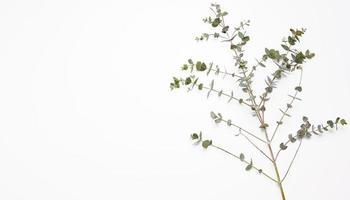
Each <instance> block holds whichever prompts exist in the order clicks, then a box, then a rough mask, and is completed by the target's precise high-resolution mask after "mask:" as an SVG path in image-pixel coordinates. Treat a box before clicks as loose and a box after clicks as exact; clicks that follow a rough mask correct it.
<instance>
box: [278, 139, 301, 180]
mask: <svg viewBox="0 0 350 200" xmlns="http://www.w3.org/2000/svg"><path fill="white" fill-rule="evenodd" d="M302 141H303V140H302V139H301V140H300V142H299V146H298V148H297V150H296V151H295V154H294V156H293V159H292V161H291V162H290V164H289V167H288V170H287V172H286V174H285V175H284V176H283V178H282V180H281V182H283V181H284V179H286V177H287V175H288V173H289V171H290V169H291V167H292V165H293V163H294V160H295V158H296V156H297V154H298V152H299V150H300V146H301V144H302Z"/></svg>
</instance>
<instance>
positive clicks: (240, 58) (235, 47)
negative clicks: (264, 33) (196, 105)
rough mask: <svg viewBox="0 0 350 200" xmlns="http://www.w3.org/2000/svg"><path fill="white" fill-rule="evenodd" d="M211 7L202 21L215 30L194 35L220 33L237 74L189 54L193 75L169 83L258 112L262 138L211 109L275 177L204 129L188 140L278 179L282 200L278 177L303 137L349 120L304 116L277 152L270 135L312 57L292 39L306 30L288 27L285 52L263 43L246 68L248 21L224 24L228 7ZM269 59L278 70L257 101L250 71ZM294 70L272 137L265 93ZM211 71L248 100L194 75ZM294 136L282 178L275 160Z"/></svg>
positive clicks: (217, 120) (204, 36)
mask: <svg viewBox="0 0 350 200" xmlns="http://www.w3.org/2000/svg"><path fill="white" fill-rule="evenodd" d="M210 10H211V12H212V13H213V15H211V16H209V17H206V18H204V19H203V22H204V23H206V24H209V25H210V26H211V27H212V28H213V29H215V32H214V33H203V34H202V35H201V36H200V37H197V38H196V40H199V41H206V40H209V38H214V39H218V38H220V39H222V41H221V42H227V43H228V44H229V45H230V50H231V51H232V52H233V61H234V67H235V68H236V70H237V71H238V75H236V73H235V72H232V73H231V72H230V73H229V72H227V71H226V69H225V71H223V70H222V69H220V68H219V67H218V66H215V69H214V68H213V63H210V64H206V63H204V62H201V61H197V62H196V63H194V62H193V61H192V60H191V59H189V60H188V63H186V64H184V65H183V66H182V70H183V71H190V74H191V75H190V76H188V77H185V78H176V77H174V78H173V82H171V83H170V88H171V89H177V88H180V86H184V87H185V88H187V89H188V90H189V91H191V90H192V89H194V88H198V90H206V91H207V97H209V96H210V94H212V93H215V94H217V96H218V97H221V96H225V97H227V98H228V102H230V101H231V100H235V101H238V102H239V103H240V104H244V105H246V106H248V107H249V108H250V109H251V110H252V111H253V116H254V117H257V119H258V126H259V128H260V129H261V130H262V132H263V134H264V137H259V136H258V135H256V134H253V133H252V132H250V131H248V130H246V129H243V128H242V127H241V126H239V125H237V124H234V123H232V121H231V120H230V119H223V117H222V115H221V114H220V113H217V114H216V113H214V112H211V117H212V119H213V120H214V121H215V123H221V122H225V123H226V124H227V125H228V126H232V127H235V128H237V129H238V134H237V135H236V136H243V137H244V138H245V140H246V141H247V142H248V143H249V144H250V145H252V146H253V147H254V148H255V149H257V150H258V151H259V152H260V153H261V154H262V155H263V156H264V158H267V160H268V161H271V163H272V165H273V170H274V172H275V178H274V177H272V176H270V175H268V174H266V173H265V172H263V171H262V170H261V169H259V168H257V167H255V166H254V165H253V160H250V162H249V161H247V160H246V159H245V156H244V154H243V153H241V154H240V155H236V154H233V153H231V152H229V151H227V150H225V149H223V148H221V147H219V146H216V145H213V143H212V140H203V139H202V132H200V133H199V134H197V133H193V134H191V138H192V140H195V141H196V142H195V144H201V146H202V147H203V148H205V149H207V148H208V147H210V146H211V147H214V148H216V149H218V150H220V151H223V152H225V153H227V154H229V155H231V156H233V157H234V158H236V159H239V160H241V161H242V162H244V163H245V164H247V166H246V168H245V169H246V171H249V170H251V169H255V170H256V171H258V172H259V173H260V174H263V175H264V176H266V177H267V178H269V179H270V180H272V181H273V182H275V183H277V185H278V188H279V192H280V195H281V199H282V200H285V199H286V195H285V192H284V188H283V184H282V182H283V181H284V180H285V179H286V177H287V175H288V174H289V172H290V170H291V168H292V166H293V164H294V161H295V159H296V156H297V154H298V153H299V152H300V147H301V144H302V141H303V140H304V139H306V138H310V137H311V136H312V135H321V134H322V133H323V132H326V131H328V130H330V129H336V130H337V129H338V126H339V125H342V126H344V125H346V124H347V122H346V121H345V119H342V118H340V117H337V118H336V119H335V120H328V121H327V122H326V124H324V125H323V124H319V125H311V123H310V122H309V120H308V118H307V117H303V123H302V124H301V125H300V128H299V129H298V130H297V132H296V133H295V134H289V135H288V140H287V141H286V142H282V143H280V144H279V149H278V150H277V153H276V152H275V151H274V150H273V147H274V146H273V143H272V141H273V140H274V138H275V135H276V134H277V132H278V130H279V127H280V126H281V125H282V123H283V120H284V118H285V117H286V116H288V117H291V116H290V115H289V114H288V111H289V110H290V109H291V108H292V106H293V103H294V102H295V101H296V100H301V99H300V98H298V97H297V95H298V94H299V93H300V92H301V91H302V87H301V82H302V78H303V67H304V66H303V64H304V63H305V62H306V61H307V60H310V59H312V58H313V57H314V56H315V54H314V53H312V52H310V51H309V50H306V51H305V52H303V51H300V50H298V49H296V48H295V45H296V43H297V42H299V41H300V38H301V37H302V36H303V34H304V33H305V31H306V29H290V32H291V35H289V36H288V37H287V38H286V39H283V41H282V44H281V47H282V48H283V50H284V51H281V52H280V51H279V50H276V49H267V48H265V54H263V56H262V58H261V59H260V60H257V59H256V62H257V63H256V64H255V65H252V66H251V68H250V69H249V67H248V61H247V60H245V58H244V50H243V48H244V47H245V45H246V44H247V43H248V42H249V41H250V37H249V36H248V35H247V33H246V30H245V28H246V27H248V26H249V25H250V21H249V20H248V21H242V22H241V23H240V24H239V26H236V27H233V28H231V27H230V26H228V25H227V24H226V23H225V16H226V15H227V14H228V13H227V12H226V11H223V10H222V9H221V7H220V5H219V4H211V8H210ZM267 61H271V62H272V63H273V65H274V67H277V69H276V70H275V71H274V72H273V73H272V74H271V75H269V76H267V78H266V80H265V83H266V88H265V91H264V92H263V93H262V94H261V95H259V97H260V102H257V99H256V96H255V94H254V91H253V88H252V83H253V78H254V75H255V74H254V73H255V72H256V69H257V67H258V66H261V67H262V68H263V69H264V68H266V65H267V64H266V63H267ZM296 70H300V77H299V83H298V85H297V86H296V87H295V88H294V89H295V93H294V95H288V96H289V97H291V100H290V101H289V102H288V103H287V107H286V108H285V109H283V110H282V109H280V111H281V112H282V116H281V117H280V119H279V120H278V121H277V125H276V127H275V129H273V132H270V133H272V136H271V138H270V137H269V132H268V127H269V125H268V124H267V123H266V121H265V110H266V105H267V104H266V102H267V101H268V100H269V99H270V97H269V94H270V93H272V91H273V90H274V88H276V84H277V82H278V80H280V79H281V78H282V77H285V76H287V75H288V74H289V73H291V72H294V71H296ZM213 71H214V74H215V75H224V77H226V76H231V77H234V78H237V83H238V86H239V87H240V88H241V89H242V91H243V92H244V93H245V94H246V96H247V97H244V98H246V99H243V98H240V97H237V96H234V95H233V94H234V92H233V91H231V94H229V93H225V92H224V91H223V90H222V89H219V88H214V79H213V80H212V81H211V82H210V84H209V85H204V84H203V83H200V82H199V78H198V77H196V76H195V75H193V73H194V72H199V73H200V72H204V73H206V74H207V75H209V74H210V73H211V72H213ZM298 140H299V145H298V147H297V149H296V151H295V153H294V156H293V158H292V159H291V161H290V163H289V165H288V168H287V170H286V172H285V174H284V175H283V177H281V176H280V171H281V169H280V168H279V167H278V165H277V159H278V157H279V155H280V154H281V152H282V151H284V150H286V149H287V148H288V145H290V144H291V143H295V142H296V141H298ZM256 141H259V142H262V143H263V144H264V145H266V147H267V149H268V153H265V151H264V150H263V149H262V148H261V147H259V146H258V145H257V144H256Z"/></svg>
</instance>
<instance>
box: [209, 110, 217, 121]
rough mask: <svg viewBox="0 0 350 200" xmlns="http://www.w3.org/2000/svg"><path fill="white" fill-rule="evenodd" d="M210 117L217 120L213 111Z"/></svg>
mask: <svg viewBox="0 0 350 200" xmlns="http://www.w3.org/2000/svg"><path fill="white" fill-rule="evenodd" d="M210 117H211V118H212V119H216V118H218V116H217V115H216V114H215V113H214V112H213V111H211V112H210Z"/></svg>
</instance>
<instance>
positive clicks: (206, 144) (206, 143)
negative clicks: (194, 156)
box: [202, 140, 212, 149]
mask: <svg viewBox="0 0 350 200" xmlns="http://www.w3.org/2000/svg"><path fill="white" fill-rule="evenodd" d="M210 145H212V141H211V140H204V141H203V142H202V147H203V148H205V149H207V148H208V147H209V146H210Z"/></svg>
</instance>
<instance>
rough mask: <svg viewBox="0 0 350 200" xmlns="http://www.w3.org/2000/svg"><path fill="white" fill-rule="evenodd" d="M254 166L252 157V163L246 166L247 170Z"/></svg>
mask: <svg viewBox="0 0 350 200" xmlns="http://www.w3.org/2000/svg"><path fill="white" fill-rule="evenodd" d="M252 168H253V161H252V159H250V163H249V165H247V167H246V168H245V170H246V171H249V170H251V169H252Z"/></svg>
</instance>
